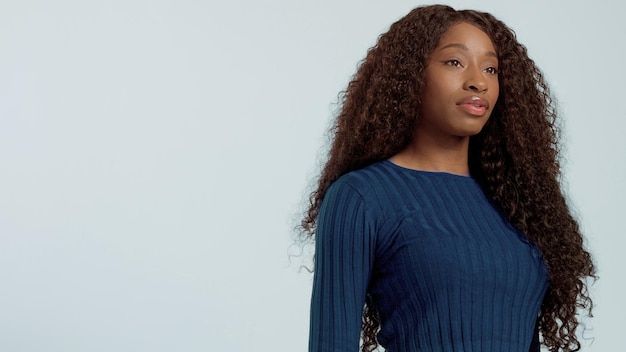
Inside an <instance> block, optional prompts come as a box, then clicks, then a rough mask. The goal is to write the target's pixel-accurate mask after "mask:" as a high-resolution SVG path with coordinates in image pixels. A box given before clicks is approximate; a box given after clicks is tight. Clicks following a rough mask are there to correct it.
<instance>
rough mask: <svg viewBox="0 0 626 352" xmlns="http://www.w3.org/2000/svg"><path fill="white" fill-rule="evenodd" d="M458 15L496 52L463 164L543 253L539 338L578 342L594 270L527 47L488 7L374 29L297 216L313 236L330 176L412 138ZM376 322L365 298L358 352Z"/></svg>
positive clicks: (565, 346)
mask: <svg viewBox="0 0 626 352" xmlns="http://www.w3.org/2000/svg"><path fill="white" fill-rule="evenodd" d="M459 22H467V23H470V24H473V25H475V26H477V27H478V28H480V29H482V30H483V31H484V32H485V33H486V34H487V35H488V36H489V37H490V38H491V40H492V42H493V44H494V47H495V48H496V51H497V54H498V61H499V84H500V95H499V99H498V101H497V103H496V105H495V107H494V110H493V113H492V115H491V118H490V119H489V121H488V122H487V124H486V125H485V127H484V128H483V129H482V131H481V132H480V133H479V134H478V135H476V136H472V137H471V138H470V148H469V167H470V172H471V174H472V176H473V177H474V179H476V181H477V182H478V183H479V184H480V185H481V187H482V189H483V191H484V192H485V193H486V194H487V195H488V196H489V197H490V198H491V199H492V200H493V202H495V204H496V205H497V206H498V207H500V208H501V209H502V210H503V211H504V213H505V214H506V215H507V216H508V219H509V221H510V222H511V223H512V224H513V225H514V226H515V227H516V228H517V229H519V230H520V231H521V232H522V233H523V234H524V235H525V236H526V237H527V238H528V239H529V240H530V241H532V242H533V243H534V244H535V245H536V246H537V247H538V248H539V250H540V251H541V253H542V254H543V258H544V261H545V264H546V266H547V269H548V273H549V281H550V285H549V289H548V291H547V293H546V295H545V298H544V300H543V303H542V306H541V313H540V317H539V321H538V322H539V329H540V332H541V336H542V343H543V344H544V345H545V346H547V347H548V349H549V350H550V351H578V350H580V342H579V341H578V339H577V337H576V330H577V327H578V325H579V321H578V319H577V309H579V308H581V309H588V313H589V315H591V309H592V301H591V298H590V296H589V293H588V290H587V278H589V277H595V268H594V265H593V262H592V260H591V257H590V255H589V253H588V252H587V251H586V250H585V249H584V247H583V237H582V235H581V232H580V229H579V225H578V223H577V222H576V220H575V219H574V218H573V217H572V215H571V213H570V210H569V208H568V205H567V202H566V199H565V197H564V195H563V193H562V191H561V187H560V178H561V175H560V165H559V145H558V141H559V128H558V127H559V126H558V123H557V114H556V109H555V107H554V104H553V101H552V99H551V96H550V91H549V89H548V86H547V84H546V82H545V80H544V78H543V75H542V73H541V72H540V70H539V69H538V68H537V67H536V65H535V63H534V62H533V60H531V59H530V58H529V57H528V54H527V50H526V48H525V47H524V46H523V45H521V44H520V43H519V42H518V41H517V39H516V36H515V33H514V32H513V31H512V30H511V29H510V28H508V27H507V26H506V25H505V24H504V23H503V22H501V21H499V20H498V19H496V18H495V17H493V16H492V15H490V14H488V13H483V12H477V11H471V10H463V11H456V10H454V9H453V8H451V7H448V6H442V5H434V6H425V7H418V8H416V9H414V10H412V11H411V12H410V13H409V14H407V15H406V16H405V17H403V18H401V19H400V20H398V21H397V22H395V23H394V24H393V25H391V27H390V28H389V31H387V32H386V33H384V34H382V35H381V36H380V37H379V38H378V42H377V43H376V45H375V46H374V47H372V48H370V49H369V51H368V53H367V56H366V57H365V59H364V60H363V61H362V62H361V64H360V66H359V68H358V70H357V72H356V74H355V75H354V77H353V78H352V81H351V82H350V83H349V84H348V87H347V89H346V90H345V91H344V92H343V94H342V100H341V110H340V111H339V114H338V116H337V118H336V120H335V123H334V125H333V126H332V128H331V130H330V133H331V135H332V136H333V140H332V144H331V147H330V150H329V152H328V159H327V161H326V164H325V165H324V167H323V169H322V171H321V174H320V177H319V180H318V182H317V189H316V190H315V191H313V192H312V193H311V195H310V197H309V207H308V210H307V211H306V213H305V215H304V218H303V220H302V222H301V229H302V230H303V235H304V236H305V237H307V238H311V239H314V236H315V231H316V225H317V216H318V212H319V209H320V205H321V203H322V200H323V199H324V195H325V194H326V191H327V190H328V188H329V186H330V185H331V184H332V183H333V182H334V181H335V180H337V179H338V178H339V177H340V176H342V175H344V174H346V173H348V172H350V171H353V170H356V169H360V168H363V167H366V166H368V165H371V164H373V163H376V162H378V161H381V160H384V159H388V158H390V157H391V156H393V155H395V154H397V153H399V152H400V151H402V150H404V149H405V148H406V147H407V146H408V145H409V144H410V143H411V141H412V140H413V131H414V130H415V127H416V122H417V120H418V119H419V118H420V116H419V112H420V110H421V100H420V92H421V91H422V89H423V87H424V85H425V77H424V70H425V68H426V65H427V62H428V59H429V57H430V54H431V53H432V51H433V50H434V49H435V47H436V46H437V44H438V42H439V40H440V38H441V37H442V36H443V35H444V33H445V32H446V31H447V30H448V29H449V28H450V27H451V26H453V25H454V24H457V23H459ZM379 328H380V323H379V321H378V316H377V313H376V309H375V307H373V306H371V305H370V304H367V303H366V305H365V308H364V313H363V327H362V339H363V344H362V346H361V350H362V351H373V350H374V349H375V348H376V347H377V346H378V342H377V339H376V334H377V332H378V330H379Z"/></svg>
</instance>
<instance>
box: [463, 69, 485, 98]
mask: <svg viewBox="0 0 626 352" xmlns="http://www.w3.org/2000/svg"><path fill="white" fill-rule="evenodd" d="M463 88H464V89H465V90H471V91H472V92H475V93H485V92H487V89H488V84H487V80H486V78H485V76H484V74H483V72H482V71H481V70H480V69H478V68H473V69H468V70H467V71H466V77H465V83H464V85H463Z"/></svg>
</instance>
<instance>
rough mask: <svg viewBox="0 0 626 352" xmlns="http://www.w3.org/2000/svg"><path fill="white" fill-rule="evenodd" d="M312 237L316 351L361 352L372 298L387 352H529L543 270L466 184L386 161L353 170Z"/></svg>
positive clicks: (335, 188)
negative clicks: (366, 306)
mask: <svg viewBox="0 0 626 352" xmlns="http://www.w3.org/2000/svg"><path fill="white" fill-rule="evenodd" d="M315 236H316V252H315V274H314V283H313V296H312V300H311V325H310V337H309V351H329V352H330V351H332V352H342V351H350V352H355V351H358V349H359V338H360V331H361V317H362V314H363V306H364V303H365V300H366V296H369V298H370V299H371V302H372V303H373V305H374V307H375V308H376V310H377V311H378V314H379V318H380V322H381V331H380V333H379V334H378V339H379V342H380V344H381V345H382V346H383V347H385V348H386V349H387V351H389V352H410V351H420V352H430V351H432V352H435V351H436V352H442V351H445V352H456V351H465V352H469V351H473V352H503V351H506V352H528V351H529V349H530V346H531V342H532V340H533V337H534V336H533V335H534V333H535V324H536V321H537V316H538V314H539V310H540V306H541V302H542V300H543V297H544V295H545V292H546V290H547V288H548V275H547V271H546V268H545V265H544V262H543V260H542V257H541V255H540V253H539V251H538V250H537V248H536V247H535V246H533V245H532V244H530V243H529V242H528V240H527V239H526V238H525V237H524V236H523V235H522V234H521V233H520V232H519V231H518V230H516V229H515V228H514V227H513V226H512V225H511V224H510V223H509V222H508V220H507V219H506V217H505V216H504V215H503V214H502V213H501V212H500V211H498V209H497V208H496V207H495V206H494V205H493V204H492V203H491V201H490V200H489V199H488V198H487V197H486V196H485V194H484V193H483V191H482V189H481V188H480V186H479V185H478V183H476V181H474V179H472V178H471V177H465V176H459V175H454V174H449V173H443V172H427V171H417V170H412V169H407V168H403V167H400V166H398V165H395V164H393V163H392V162H391V161H388V160H387V161H383V162H379V163H376V164H374V165H371V166H369V167H366V168H364V169H361V170H357V171H354V172H351V173H348V174H346V175H344V176H342V177H341V178H340V179H339V180H337V181H336V182H335V183H333V184H332V185H331V187H330V188H329V189H328V192H327V193H326V196H325V198H324V200H323V202H322V206H321V208H320V212H319V218H318V227H317V232H316V235H315Z"/></svg>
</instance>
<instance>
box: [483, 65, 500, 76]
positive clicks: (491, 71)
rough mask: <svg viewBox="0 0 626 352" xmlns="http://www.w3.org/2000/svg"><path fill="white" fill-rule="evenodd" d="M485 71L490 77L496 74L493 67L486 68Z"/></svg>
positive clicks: (496, 70) (495, 69)
mask: <svg viewBox="0 0 626 352" xmlns="http://www.w3.org/2000/svg"><path fill="white" fill-rule="evenodd" d="M485 71H487V73H490V74H492V75H497V74H498V69H497V68H495V67H488V68H487V69H485Z"/></svg>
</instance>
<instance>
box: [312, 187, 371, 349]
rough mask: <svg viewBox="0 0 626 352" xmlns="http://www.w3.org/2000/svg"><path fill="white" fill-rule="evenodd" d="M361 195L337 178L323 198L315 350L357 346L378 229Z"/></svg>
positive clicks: (314, 318) (317, 238) (314, 315)
mask: <svg viewBox="0 0 626 352" xmlns="http://www.w3.org/2000/svg"><path fill="white" fill-rule="evenodd" d="M366 213H367V212H366V208H365V204H364V202H363V199H362V197H361V195H360V194H359V193H358V192H357V191H356V190H354V189H353V188H352V186H350V185H348V184H345V183H342V182H341V181H338V182H335V184H333V185H332V186H331V187H330V188H329V190H328V192H327V193H326V196H325V198H324V201H323V203H322V206H321V208H320V212H319V218H318V226H317V231H316V234H315V241H316V244H315V274H314V280H313V295H312V298H311V325H310V335H309V351H310V352H320V351H324V352H326V351H328V352H331V351H332V352H344V351H345V352H348V351H349V352H356V351H358V349H359V340H360V335H361V317H362V315H363V306H364V304H365V295H366V291H367V285H368V282H369V278H370V273H371V268H372V263H373V261H374V248H375V245H374V241H375V236H374V235H373V229H372V226H371V225H370V222H371V219H368V216H367V214H366Z"/></svg>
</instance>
